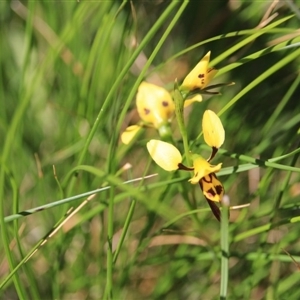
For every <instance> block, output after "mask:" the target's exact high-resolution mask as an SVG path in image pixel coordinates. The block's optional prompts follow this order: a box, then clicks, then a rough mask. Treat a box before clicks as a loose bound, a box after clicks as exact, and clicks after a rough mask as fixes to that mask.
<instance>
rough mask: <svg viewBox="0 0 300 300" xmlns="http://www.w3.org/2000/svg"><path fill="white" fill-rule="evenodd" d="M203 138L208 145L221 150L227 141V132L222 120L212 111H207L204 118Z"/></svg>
mask: <svg viewBox="0 0 300 300" xmlns="http://www.w3.org/2000/svg"><path fill="white" fill-rule="evenodd" d="M202 130H203V137H204V141H205V142H206V144H207V145H208V146H210V147H213V148H217V149H218V148H220V147H221V146H222V144H223V143H224V140H225V130H224V127H223V125H222V122H221V120H220V118H219V117H218V116H217V115H216V114H215V113H214V112H213V111H212V110H206V111H205V112H204V114H203V118H202Z"/></svg>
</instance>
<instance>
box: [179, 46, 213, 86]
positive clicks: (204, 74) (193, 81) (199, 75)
mask: <svg viewBox="0 0 300 300" xmlns="http://www.w3.org/2000/svg"><path fill="white" fill-rule="evenodd" d="M209 59H210V51H209V52H208V53H207V54H206V55H205V56H204V57H203V58H202V59H201V60H200V62H199V63H198V64H197V65H196V66H195V67H194V69H193V70H192V71H191V72H190V73H189V74H188V75H187V76H186V77H185V79H184V81H183V83H182V85H181V89H182V90H188V91H193V90H195V89H204V88H205V87H206V86H207V85H208V83H209V82H210V81H211V80H212V78H213V77H214V76H215V75H216V73H217V70H216V69H213V68H208V64H209Z"/></svg>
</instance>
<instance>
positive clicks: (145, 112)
mask: <svg viewBox="0 0 300 300" xmlns="http://www.w3.org/2000/svg"><path fill="white" fill-rule="evenodd" d="M136 106H137V110H138V113H139V115H140V117H141V119H142V120H143V121H144V122H147V123H150V124H152V125H153V126H154V127H155V128H159V127H160V126H161V125H162V124H165V123H167V122H169V121H170V119H171V118H172V116H173V114H174V111H175V105H174V102H173V100H172V97H171V95H170V93H169V92H168V91H167V90H165V89H164V88H162V87H159V86H157V85H155V84H151V83H148V82H145V81H144V82H142V83H141V84H140V86H139V89H138V93H137V96H136Z"/></svg>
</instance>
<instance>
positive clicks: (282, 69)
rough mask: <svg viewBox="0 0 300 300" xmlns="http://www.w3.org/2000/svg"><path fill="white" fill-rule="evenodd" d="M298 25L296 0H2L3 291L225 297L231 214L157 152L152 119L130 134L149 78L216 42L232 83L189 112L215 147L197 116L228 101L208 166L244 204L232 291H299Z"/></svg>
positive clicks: (179, 66)
mask: <svg viewBox="0 0 300 300" xmlns="http://www.w3.org/2000/svg"><path fill="white" fill-rule="evenodd" d="M173 23H174V24H173ZM299 25H300V8H299V7H298V3H297V1H291V0H286V1H273V2H270V1H205V2H203V1H190V2H186V1H132V2H127V1H125V2H121V1H94V2H90V1H23V2H20V1H17V0H16V1H11V2H4V1H2V2H0V49H1V51H0V101H1V103H0V151H1V152H0V201H1V207H0V218H1V223H0V227H1V228H0V229H1V238H2V240H1V243H0V249H1V250H0V253H1V261H0V284H1V285H0V287H1V290H0V295H1V297H0V298H3V299H104V298H111V299H141V298H143V299H216V298H217V297H218V296H219V294H220V281H221V279H220V268H221V266H220V264H221V263H220V262H221V251H220V250H221V249H220V239H221V235H220V224H219V223H218V222H217V221H216V219H215V218H214V217H213V216H212V214H211V212H210V210H209V207H208V206H207V203H206V201H205V199H204V197H203V194H202V193H201V190H200V188H199V186H198V185H196V186H192V185H191V184H189V182H188V179H190V177H191V176H193V175H191V176H189V175H188V174H187V173H183V174H181V173H180V172H173V173H169V172H165V171H164V170H161V169H160V168H159V167H158V166H157V165H156V164H155V163H153V162H152V161H151V158H150V156H149V154H148V152H147V149H146V144H147V142H148V141H149V140H150V139H159V133H158V132H157V131H156V129H155V128H147V130H145V131H144V132H140V135H139V136H138V137H137V138H136V139H135V140H133V141H132V142H131V143H129V144H128V145H124V144H122V143H121V141H120V135H121V133H122V132H123V131H124V130H125V128H127V127H128V126H130V125H132V124H136V123H137V122H138V121H139V119H140V118H139V116H138V114H137V110H136V105H135V96H136V92H137V89H138V87H139V85H140V83H141V82H142V81H143V80H146V81H147V82H150V83H153V84H156V85H158V86H161V87H164V88H165V89H167V90H168V91H170V92H171V93H172V92H173V91H172V90H173V87H174V82H175V80H177V82H179V83H181V82H182V81H183V79H184V78H185V76H186V75H187V74H188V73H189V71H190V70H192V68H193V67H194V66H195V65H196V64H197V63H198V62H199V60H200V59H201V58H202V57H203V56H204V55H205V54H206V53H207V52H208V51H211V66H213V67H215V68H217V69H219V72H218V73H217V75H216V77H215V78H214V79H213V82H212V83H211V84H218V83H224V82H225V83H226V82H232V81H233V82H235V85H232V86H224V87H218V88H216V91H220V93H221V95H203V101H202V102H201V103H194V104H193V105H191V106H189V107H187V108H186V109H185V112H184V114H185V125H186V131H187V135H188V137H189V143H190V144H189V146H190V150H191V151H192V152H193V153H197V154H199V155H203V157H208V155H209V154H208V153H209V152H208V151H209V150H208V149H207V148H206V147H205V146H204V140H203V136H202V135H201V120H202V115H203V112H204V111H205V110H206V109H210V110H213V111H215V112H216V113H218V112H221V114H220V119H221V120H222V123H223V126H224V128H225V135H226V139H225V143H224V145H222V148H221V149H220V150H219V153H218V156H217V157H216V158H214V160H213V162H212V163H213V164H214V165H217V164H218V163H220V162H223V166H222V170H221V171H220V173H218V174H220V180H221V181H222V183H223V184H224V187H225V193H226V195H227V196H228V197H229V199H230V205H231V206H232V207H235V206H237V205H248V204H249V206H246V207H243V208H238V209H232V210H231V216H230V224H229V249H230V258H229V270H228V274H227V276H228V299H299V297H300V292H299V289H298V281H299V276H298V275H297V270H298V269H299V263H298V265H297V263H296V261H299V259H300V257H299V255H298V253H299V251H300V243H299V239H298V235H299V220H300V218H299V215H300V210H299V205H300V201H299V195H300V185H299V171H300V168H299V162H298V152H297V149H299V147H300V145H299V133H298V131H299V122H300V105H299V93H300V88H299V82H300V77H299V62H300V61H299V57H300V50H299V49H300V48H299V45H300V44H299V43H300V39H299ZM193 46H194V47H193ZM298 52H299V53H298ZM171 131H172V133H173V140H174V142H175V143H176V146H177V147H178V148H179V150H180V152H181V153H184V151H183V142H182V137H181V135H180V131H179V130H178V125H177V123H176V119H173V121H172V125H171ZM293 151H294V152H293ZM289 153H292V154H291V155H287V156H286V157H283V158H282V159H279V158H280V157H281V156H283V155H286V154H289ZM272 158H273V160H271V159H272ZM266 160H269V161H268V162H266ZM157 172H158V174H157V175H156V176H154V177H153V178H151V179H145V180H142V181H139V182H136V183H134V184H132V183H131V184H127V185H122V184H121V183H122V182H123V181H126V180H131V179H134V178H140V177H142V176H145V175H149V174H153V173H157ZM218 176H219V175H218ZM107 186H112V188H111V189H106V190H103V191H102V192H101V193H98V194H97V195H95V196H92V198H88V200H89V201H88V202H84V201H85V200H86V199H87V196H86V195H84V196H82V197H80V199H77V200H76V201H74V199H73V198H71V199H70V200H67V201H65V202H64V203H62V202H61V203H59V205H57V206H55V207H52V208H48V209H44V210H43V211H42V210H41V211H39V212H37V213H35V214H32V215H31V212H32V211H29V212H27V213H23V214H22V215H18V214H17V212H20V211H24V210H29V209H32V208H35V207H39V206H41V205H44V204H51V203H53V202H55V201H58V200H61V199H67V198H68V199H69V197H74V196H76V195H79V194H83V193H85V192H88V191H93V190H95V189H97V188H99V187H107ZM78 198H79V197H78ZM82 203H83V204H84V206H82V208H81V207H79V205H80V204H82ZM71 207H73V209H76V208H78V211H75V212H76V213H74V215H72V217H70V216H71V215H70V212H69V209H70V208H71ZM79 208H80V209H79ZM67 212H68V214H67ZM9 216H16V217H12V218H9ZM68 216H69V217H70V218H68ZM17 218H18V219H17ZM13 219H14V220H13ZM62 220H64V224H63V225H61V226H60V227H59V230H58V231H57V232H54V233H53V236H51V238H49V239H47V242H46V243H44V244H42V245H40V244H41V242H42V241H43V238H44V237H47V236H48V233H49V232H50V231H51V230H52V229H53V228H55V226H56V225H57V224H60V223H59V222H61V221H62ZM125 234H126V235H125ZM38 245H40V248H39V250H38V251H37V252H35V253H34V254H33V255H32V256H30V258H29V259H28V260H27V261H26V262H25V260H24V258H25V257H26V256H28V255H29V254H30V253H31V252H32V251H34V250H35V249H37V247H38ZM294 260H295V261H294ZM19 263H20V265H19ZM12 274H14V275H12Z"/></svg>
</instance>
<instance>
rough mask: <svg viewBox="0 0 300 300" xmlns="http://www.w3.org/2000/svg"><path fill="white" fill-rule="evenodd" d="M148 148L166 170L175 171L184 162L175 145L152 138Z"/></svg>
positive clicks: (153, 157)
mask: <svg viewBox="0 0 300 300" xmlns="http://www.w3.org/2000/svg"><path fill="white" fill-rule="evenodd" d="M147 149H148V152H149V154H150V155H151V157H152V159H153V160H154V161H155V162H156V163H157V164H158V165H159V166H160V167H161V168H163V169H164V170H166V171H175V170H177V169H178V165H179V164H180V163H181V162H182V157H181V154H180V152H179V150H178V149H177V148H176V147H174V146H173V145H171V144H169V143H166V142H162V141H159V140H150V141H149V142H148V143H147Z"/></svg>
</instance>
